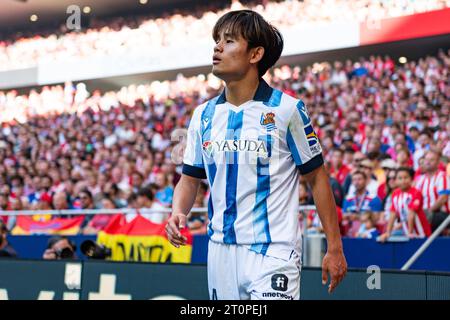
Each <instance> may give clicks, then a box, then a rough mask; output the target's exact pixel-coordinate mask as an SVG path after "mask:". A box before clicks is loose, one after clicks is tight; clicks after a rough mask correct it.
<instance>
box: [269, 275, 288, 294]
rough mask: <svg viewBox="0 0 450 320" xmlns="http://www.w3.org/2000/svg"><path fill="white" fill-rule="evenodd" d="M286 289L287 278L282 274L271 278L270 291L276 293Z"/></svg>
mask: <svg viewBox="0 0 450 320" xmlns="http://www.w3.org/2000/svg"><path fill="white" fill-rule="evenodd" d="M287 288H288V277H286V275H284V274H282V273H277V274H274V275H273V276H272V289H273V290H276V291H286V290H287Z"/></svg>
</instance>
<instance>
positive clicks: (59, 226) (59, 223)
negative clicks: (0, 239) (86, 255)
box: [11, 216, 84, 236]
mask: <svg viewBox="0 0 450 320" xmlns="http://www.w3.org/2000/svg"><path fill="white" fill-rule="evenodd" d="M83 220H84V216H79V217H75V218H53V219H51V220H47V221H36V220H35V219H33V217H29V216H17V220H16V226H15V227H14V228H13V229H12V231H11V234H13V235H35V234H59V235H66V236H70V235H76V234H77V233H78V232H79V231H80V227H81V224H82V223H83Z"/></svg>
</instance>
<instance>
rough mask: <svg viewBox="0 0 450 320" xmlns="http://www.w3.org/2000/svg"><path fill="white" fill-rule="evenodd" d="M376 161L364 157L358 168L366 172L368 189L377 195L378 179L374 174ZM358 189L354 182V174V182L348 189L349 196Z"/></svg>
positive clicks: (370, 192) (371, 193)
mask: <svg viewBox="0 0 450 320" xmlns="http://www.w3.org/2000/svg"><path fill="white" fill-rule="evenodd" d="M373 169H374V163H373V161H371V160H369V159H364V160H363V161H361V163H360V164H359V166H358V170H359V171H362V172H364V175H365V176H366V183H367V185H366V189H367V191H368V192H369V194H370V195H372V196H373V195H375V196H376V195H377V192H378V181H377V180H376V179H375V176H374V174H373ZM355 191H356V186H355V185H354V184H353V176H352V184H351V185H350V188H349V190H348V193H347V196H352V195H353V194H354V193H355Z"/></svg>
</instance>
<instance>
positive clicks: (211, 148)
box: [203, 139, 268, 157]
mask: <svg viewBox="0 0 450 320" xmlns="http://www.w3.org/2000/svg"><path fill="white" fill-rule="evenodd" d="M203 150H204V152H205V153H206V154H207V156H208V157H211V156H212V155H213V153H215V152H255V153H257V154H258V155H260V156H267V154H268V151H267V145H266V142H265V141H264V140H245V139H239V140H221V141H205V142H204V143H203Z"/></svg>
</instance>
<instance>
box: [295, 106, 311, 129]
mask: <svg viewBox="0 0 450 320" xmlns="http://www.w3.org/2000/svg"><path fill="white" fill-rule="evenodd" d="M297 110H298V112H299V113H300V116H301V117H302V121H303V124H304V125H307V124H309V123H310V122H311V120H310V119H309V116H308V112H307V111H306V107H305V104H304V103H303V101H302V100H300V101H299V102H298V103H297Z"/></svg>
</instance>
